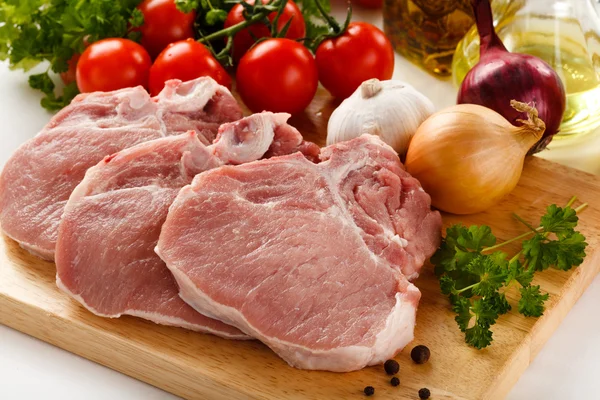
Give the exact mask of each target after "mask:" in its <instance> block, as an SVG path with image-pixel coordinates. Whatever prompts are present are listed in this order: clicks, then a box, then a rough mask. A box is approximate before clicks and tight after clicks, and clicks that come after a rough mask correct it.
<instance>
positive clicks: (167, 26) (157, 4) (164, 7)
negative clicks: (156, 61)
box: [137, 0, 196, 58]
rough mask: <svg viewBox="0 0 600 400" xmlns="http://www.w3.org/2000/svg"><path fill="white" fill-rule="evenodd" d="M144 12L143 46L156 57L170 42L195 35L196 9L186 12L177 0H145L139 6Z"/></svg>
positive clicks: (141, 28) (142, 27) (141, 29)
mask: <svg viewBox="0 0 600 400" xmlns="http://www.w3.org/2000/svg"><path fill="white" fill-rule="evenodd" d="M137 8H138V9H139V10H140V11H141V12H142V14H144V25H142V26H141V27H139V28H137V29H139V30H140V32H142V46H144V48H145V49H146V50H148V53H149V54H150V56H151V57H152V58H155V57H156V56H157V55H159V54H160V52H161V51H163V50H164V49H165V47H167V46H168V45H169V43H173V42H177V41H179V40H183V39H187V38H193V37H194V20H195V19H196V11H192V12H190V13H187V14H184V13H182V12H181V11H179V10H178V9H177V7H176V6H175V0H144V1H143V2H142V3H141V4H140V5H139V6H138V7H137Z"/></svg>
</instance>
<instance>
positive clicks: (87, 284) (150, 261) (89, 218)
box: [56, 113, 302, 339]
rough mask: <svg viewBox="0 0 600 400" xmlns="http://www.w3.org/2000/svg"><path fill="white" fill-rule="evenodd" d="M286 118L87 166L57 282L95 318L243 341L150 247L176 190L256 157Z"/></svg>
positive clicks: (254, 121)
mask: <svg viewBox="0 0 600 400" xmlns="http://www.w3.org/2000/svg"><path fill="white" fill-rule="evenodd" d="M288 118H289V114H272V113H262V114H255V115H252V116H250V117H247V118H244V119H242V120H240V121H236V122H233V123H229V124H225V125H223V126H222V127H221V128H220V130H219V136H218V139H217V140H216V142H215V143H214V144H213V145H210V146H205V145H204V144H202V143H201V141H200V140H199V139H198V135H197V134H196V133H195V132H193V131H191V132H188V133H186V134H183V135H179V136H171V137H167V138H161V139H156V140H153V141H149V142H145V143H142V144H139V145H137V146H134V147H131V148H129V149H126V150H122V151H121V152H119V153H117V154H115V155H112V156H110V157H106V158H105V159H104V160H103V161H102V162H100V163H99V164H98V165H97V166H95V167H92V168H90V169H89V170H88V171H87V173H86V175H85V178H84V179H83V181H82V182H81V183H80V184H79V185H78V186H77V188H75V190H74V191H73V193H72V194H71V197H70V198H69V201H68V202H67V205H66V207H65V212H64V215H63V218H62V221H61V223H60V226H59V230H58V241H57V246H56V269H57V285H58V286H59V287H60V288H61V289H62V290H64V291H65V292H67V293H68V294H69V295H71V296H72V297H73V298H75V299H76V300H78V301H79V302H80V303H81V304H83V305H84V306H85V307H86V308H88V309H89V310H90V311H92V312H93V313H95V314H97V315H100V316H104V317H119V316H121V315H123V314H127V315H133V316H137V317H141V318H145V319H148V320H151V321H153V322H156V323H159V324H165V325H174V326H180V327H184V328H188V329H192V330H196V331H201V332H208V333H213V334H215V335H219V336H222V337H226V338H234V339H241V338H247V336H246V335H244V334H243V333H242V332H240V331H239V330H237V329H236V328H233V327H231V326H228V325H226V324H224V323H222V322H221V321H217V320H214V319H211V318H208V317H205V316H203V315H201V314H199V313H198V312H196V311H195V310H194V309H193V308H192V307H190V306H189V305H188V304H186V303H185V302H184V301H183V300H182V299H181V298H180V297H179V295H178V288H177V284H176V283H175V280H174V279H173V276H172V275H171V273H170V272H169V270H168V269H167V267H166V265H165V264H164V262H163V261H162V260H161V259H160V258H159V257H158V255H156V253H155V252H154V247H155V246H156V244H157V242H158V237H159V234H160V228H161V226H162V224H163V222H164V221H165V219H166V216H167V212H168V209H169V206H170V205H171V203H172V201H173V200H174V199H175V197H176V196H177V193H178V192H179V189H181V188H182V187H183V186H185V185H187V184H189V183H190V182H191V181H192V178H193V177H194V176H195V175H196V174H198V173H201V172H203V171H206V170H209V169H212V168H216V167H219V166H221V165H223V164H227V163H235V164H238V163H242V162H248V161H253V160H256V159H259V158H260V157H262V156H263V155H264V154H265V153H266V152H267V151H268V150H269V149H270V147H271V146H275V147H277V146H278V144H277V142H278V141H279V140H280V139H281V138H282V135H285V134H286V133H288V132H289V131H290V129H293V128H291V127H289V126H288V125H287V124H286V121H287V119H288ZM295 132H296V135H297V138H296V141H297V142H298V143H301V142H302V136H301V135H300V133H298V131H295ZM285 138H287V136H285Z"/></svg>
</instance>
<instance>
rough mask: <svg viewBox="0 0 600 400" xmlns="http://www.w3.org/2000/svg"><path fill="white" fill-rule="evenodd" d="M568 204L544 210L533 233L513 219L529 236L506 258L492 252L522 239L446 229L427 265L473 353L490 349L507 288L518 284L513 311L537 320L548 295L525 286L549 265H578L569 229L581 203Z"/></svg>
mask: <svg viewBox="0 0 600 400" xmlns="http://www.w3.org/2000/svg"><path fill="white" fill-rule="evenodd" d="M573 201H574V199H573V200H572V201H570V202H569V205H570V204H572V202H573ZM569 205H568V206H567V207H564V208H561V207H557V206H556V205H552V206H550V207H548V208H547V210H546V214H545V215H544V216H543V217H542V218H541V221H540V225H541V226H540V227H539V228H537V229H535V228H533V227H532V226H531V225H530V224H528V223H527V222H525V221H524V220H522V219H521V218H520V217H518V216H517V219H519V220H520V221H521V222H523V223H524V224H525V225H527V227H528V228H529V229H530V232H528V233H526V234H524V235H525V236H526V235H527V234H530V235H532V237H531V238H530V239H527V240H523V242H522V244H521V250H520V251H519V252H518V253H517V254H515V255H514V256H512V258H510V259H509V255H508V254H507V253H506V252H504V251H498V250H497V249H499V248H500V247H502V246H504V245H506V244H508V243H512V242H515V241H516V240H515V239H522V238H523V235H521V236H519V237H518V238H515V239H511V240H508V241H506V242H503V243H500V244H496V237H495V236H494V235H493V233H492V231H491V229H490V227H488V226H485V225H483V226H470V227H466V226H464V225H460V224H456V225H452V226H450V227H449V228H448V229H447V230H446V237H445V238H444V239H443V241H442V244H441V246H440V248H439V249H438V251H437V252H436V253H435V254H434V255H433V257H432V258H431V262H432V263H433V264H434V266H435V273H436V275H437V276H438V277H439V280H440V288H441V291H442V293H443V294H444V295H447V296H448V297H449V300H450V303H451V305H452V311H453V312H454V313H455V314H456V316H455V320H456V323H457V325H458V327H459V328H460V330H461V331H462V332H464V333H465V341H466V342H467V343H468V344H469V345H471V346H474V347H476V348H478V349H481V348H484V347H486V346H488V345H490V343H491V342H492V338H493V333H492V331H491V327H492V326H493V325H494V324H495V323H496V321H497V319H498V318H499V317H500V316H501V315H503V314H506V313H507V312H509V311H510V310H511V305H510V304H509V302H508V300H507V298H506V295H505V291H506V290H507V289H508V288H509V287H510V286H511V285H513V284H518V285H519V286H520V289H519V291H520V294H521V297H520V300H519V302H518V312H519V313H521V314H523V315H525V316H533V317H539V316H540V315H542V313H543V312H544V308H545V306H544V303H545V301H546V300H547V299H548V294H547V293H542V291H541V289H540V286H532V285H531V283H532V281H533V278H534V275H535V272H536V271H542V270H545V269H548V268H550V267H554V268H557V269H561V270H568V269H570V268H572V267H574V266H578V265H580V264H581V263H582V262H583V259H584V257H585V248H586V246H587V243H586V242H585V237H584V236H583V235H582V234H581V233H579V232H577V231H576V230H575V228H576V227H577V223H578V221H579V219H578V217H577V210H578V209H579V210H582V209H584V208H585V205H582V206H580V207H579V208H578V209H572V208H571V207H570V206H569ZM494 250H495V251H494ZM492 251H493V252H492Z"/></svg>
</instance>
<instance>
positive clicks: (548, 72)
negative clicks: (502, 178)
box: [457, 0, 566, 154]
mask: <svg viewBox="0 0 600 400" xmlns="http://www.w3.org/2000/svg"><path fill="white" fill-rule="evenodd" d="M471 5H472V6H473V12H474V14H475V21H476V25H477V30H478V31H479V40H480V57H479V63H477V65H475V66H474V67H473V68H472V69H471V70H470V71H469V73H468V74H467V76H466V77H465V80H464V81H463V83H462V85H461V87H460V91H459V93H458V99H457V103H458V104H463V103H470V104H479V105H482V106H484V107H488V108H491V109H492V110H494V111H496V112H498V113H499V114H501V115H502V116H503V117H504V118H506V119H507V120H508V121H510V123H511V124H513V125H515V126H520V125H521V123H520V122H518V120H519V119H522V120H526V119H527V115H526V114H524V113H520V112H518V111H517V110H515V109H514V108H512V107H511V105H510V101H511V100H513V99H514V100H517V101H520V102H523V103H533V104H534V105H535V108H537V110H538V112H539V117H540V119H541V120H542V121H544V122H545V123H546V131H545V132H544V136H543V137H542V138H541V139H540V141H539V142H537V143H536V144H535V145H534V146H533V147H532V148H531V149H530V150H529V154H533V153H537V152H538V151H540V150H543V149H545V148H546V146H547V145H548V143H550V141H551V140H552V136H553V135H554V134H556V132H558V129H559V127H560V123H561V121H562V117H563V114H564V112H565V104H566V96H565V89H564V86H563V84H562V82H561V80H560V78H559V77H558V75H557V74H556V72H555V71H554V70H553V69H552V67H551V66H550V65H548V64H547V63H546V62H545V61H542V60H541V59H539V58H537V57H534V56H530V55H527V54H519V53H510V52H509V51H508V50H506V47H504V44H503V43H502V41H501V40H500V38H499V37H498V35H497V34H496V32H495V30H494V24H493V16H492V8H491V6H490V2H489V0H472V1H471Z"/></svg>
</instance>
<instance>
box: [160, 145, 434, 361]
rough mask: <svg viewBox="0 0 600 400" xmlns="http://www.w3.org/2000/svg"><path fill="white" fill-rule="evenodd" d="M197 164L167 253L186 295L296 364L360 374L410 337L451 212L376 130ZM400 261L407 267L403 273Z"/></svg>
mask: <svg viewBox="0 0 600 400" xmlns="http://www.w3.org/2000/svg"><path fill="white" fill-rule="evenodd" d="M321 159H322V162H321V163H319V164H313V163H311V162H309V161H307V160H306V159H305V158H304V157H302V156H301V155H300V154H293V155H289V156H282V157H278V158H272V159H269V160H263V161H258V162H254V163H249V164H245V165H241V166H237V167H228V166H225V167H221V168H219V169H216V170H212V171H208V172H205V173H203V174H200V175H198V176H197V177H196V178H195V179H194V181H193V182H192V184H191V185H190V186H186V187H184V188H183V189H182V190H181V191H180V192H179V195H178V196H177V198H176V200H175V201H174V203H173V205H172V206H171V209H170V211H169V214H168V216H167V220H166V222H165V224H164V225H163V228H162V231H161V234H160V240H159V242H158V246H157V249H156V251H157V253H158V254H159V255H160V256H161V258H162V259H163V260H164V261H165V262H166V264H167V266H168V267H169V269H170V270H171V272H172V273H173V275H174V277H175V279H176V280H177V283H178V284H179V288H180V296H181V297H182V298H183V299H184V300H185V301H186V302H187V303H189V304H190V305H192V306H193V307H194V308H196V310H198V311H199V312H201V313H202V314H204V315H208V316H212V317H214V318H216V319H219V320H221V321H223V322H226V323H228V324H231V325H233V326H236V327H238V328H240V330H242V331H244V332H245V333H247V334H248V335H250V336H253V337H255V338H257V339H260V340H261V341H263V342H264V343H265V344H267V345H268V346H269V347H271V348H272V349H273V350H274V351H275V352H276V353H277V354H279V355H280V356H281V357H282V358H283V359H284V360H286V361H287V362H288V363H289V364H291V365H293V366H295V367H299V368H306V369H323V370H330V371H351V370H357V369H360V368H363V367H364V366H366V365H373V364H378V363H381V362H383V361H385V360H386V359H388V358H391V357H393V356H394V355H395V354H396V353H397V352H398V351H399V350H401V349H402V348H403V347H404V346H405V345H406V344H407V343H408V342H410V341H411V340H412V338H413V330H414V325H415V313H416V309H417V305H418V301H419V298H420V295H421V294H420V292H419V290H418V289H417V288H416V287H415V286H414V285H412V284H411V283H410V282H409V281H408V280H407V279H406V277H405V274H407V275H410V276H411V277H416V276H417V275H418V271H419V269H420V268H421V266H422V265H423V262H424V261H425V259H426V258H427V257H428V256H430V255H431V254H432V253H433V252H434V250H435V249H436V248H437V246H438V245H439V242H440V237H441V235H440V234H441V217H440V214H439V213H438V212H433V211H431V210H430V198H429V196H428V195H427V194H426V193H425V192H423V190H422V189H421V186H420V185H419V183H418V182H417V180H415V179H414V178H412V177H411V176H410V175H409V174H408V173H407V172H405V171H404V169H403V167H402V164H401V163H400V160H399V159H398V156H397V154H396V153H395V152H394V150H393V149H392V148H391V147H389V146H387V145H386V144H384V143H383V142H382V141H381V140H380V139H378V138H377V137H376V136H370V135H363V136H361V137H360V138H357V139H354V140H351V141H348V142H344V143H338V144H335V145H332V146H329V147H327V148H324V149H323V150H322V152H321ZM403 272H404V273H403Z"/></svg>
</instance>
